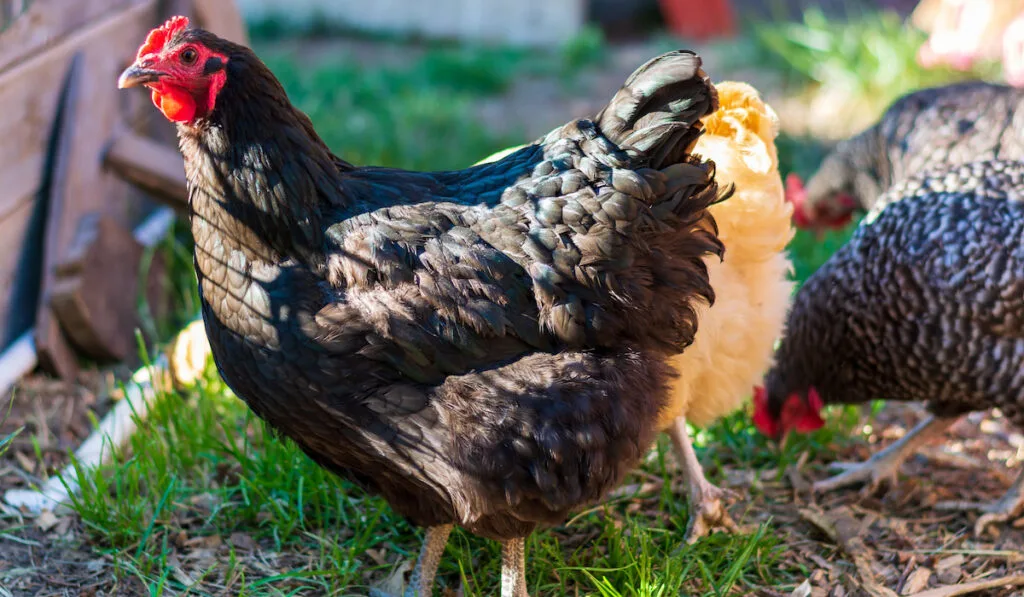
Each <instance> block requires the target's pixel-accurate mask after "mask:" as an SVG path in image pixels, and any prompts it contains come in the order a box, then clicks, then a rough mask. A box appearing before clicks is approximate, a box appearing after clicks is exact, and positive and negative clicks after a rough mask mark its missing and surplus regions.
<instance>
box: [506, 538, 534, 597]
mask: <svg viewBox="0 0 1024 597" xmlns="http://www.w3.org/2000/svg"><path fill="white" fill-rule="evenodd" d="M501 597H530V595H529V593H527V592H526V540H525V539H522V538H519V539H510V540H508V541H506V542H505V543H504V544H503V545H502V546H501Z"/></svg>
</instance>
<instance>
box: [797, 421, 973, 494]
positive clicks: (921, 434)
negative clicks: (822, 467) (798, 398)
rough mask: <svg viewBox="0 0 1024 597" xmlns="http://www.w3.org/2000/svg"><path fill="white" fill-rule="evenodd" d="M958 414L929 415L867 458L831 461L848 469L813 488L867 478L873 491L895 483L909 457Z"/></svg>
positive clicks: (868, 491)
mask: <svg viewBox="0 0 1024 597" xmlns="http://www.w3.org/2000/svg"><path fill="white" fill-rule="evenodd" d="M958 418H959V417H943V418H939V417H935V416H929V417H928V418H926V419H925V420H923V421H921V422H920V423H918V424H917V426H916V427H914V428H913V429H911V430H910V431H909V432H907V434H906V435H904V436H903V437H902V438H900V439H899V441H897V442H896V443H894V444H892V445H891V446H889V447H888V448H886V449H884V450H882V451H881V452H878V453H877V454H875V455H874V456H872V457H871V458H869V459H868V460H866V461H865V462H860V463H849V462H834V463H832V465H830V468H837V469H844V470H845V472H843V473H840V474H838V475H836V476H834V477H829V478H828V479H825V480H823V481H818V482H817V483H815V484H814V485H813V487H812V489H813V491H814V492H815V493H820V492H823V491H831V490H833V489H839V488H840V487H846V486H848V485H854V484H856V483H864V482H867V486H866V487H865V489H864V491H863V492H862V493H864V494H866V495H870V494H872V493H874V492H875V491H876V490H878V489H879V488H880V487H881V486H882V485H883V484H884V483H886V482H888V483H890V484H892V483H895V481H896V475H897V474H898V473H899V471H900V467H901V466H902V465H903V463H904V462H906V460H907V458H909V457H910V456H911V455H912V454H913V453H914V452H916V451H917V449H918V448H920V447H921V446H922V445H924V444H926V443H928V442H930V441H931V440H933V439H935V438H936V437H938V436H941V435H942V434H943V433H945V432H946V430H947V429H949V428H950V427H951V426H952V425H953V423H955V422H956V421H957V419H958Z"/></svg>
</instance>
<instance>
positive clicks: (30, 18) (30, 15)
mask: <svg viewBox="0 0 1024 597" xmlns="http://www.w3.org/2000/svg"><path fill="white" fill-rule="evenodd" d="M143 1H144V0H75V2H74V6H73V7H72V6H71V5H69V3H68V0H33V1H32V3H31V4H30V5H29V7H28V10H27V11H25V12H23V13H22V14H21V15H19V16H18V17H17V18H15V19H14V21H13V22H12V23H11V25H10V27H8V28H7V29H6V30H4V32H3V33H0V73H2V72H3V71H4V70H6V69H7V68H9V67H11V66H13V65H14V64H15V63H17V62H19V61H22V60H25V59H27V58H28V57H30V56H32V55H34V54H37V53H39V52H40V51H41V50H43V49H45V48H46V47H48V46H51V45H53V44H54V43H57V42H59V41H60V39H61V38H62V37H64V36H66V35H68V34H69V33H70V32H72V31H74V30H75V29H78V28H80V27H83V26H85V25H87V24H88V23H90V22H92V21H95V20H97V19H99V18H102V17H104V16H106V15H109V14H111V13H113V12H114V11H119V10H121V9H123V8H126V7H128V6H131V5H132V4H140V3H142V2H143Z"/></svg>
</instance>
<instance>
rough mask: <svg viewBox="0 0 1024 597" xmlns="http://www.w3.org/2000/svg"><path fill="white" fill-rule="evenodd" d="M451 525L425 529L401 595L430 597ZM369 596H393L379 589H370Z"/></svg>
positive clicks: (405, 596)
mask: <svg viewBox="0 0 1024 597" xmlns="http://www.w3.org/2000/svg"><path fill="white" fill-rule="evenodd" d="M452 528H453V527H452V525H450V524H443V525H438V526H435V527H430V528H428V529H427V533H426V536H425V537H424V538H423V546H422V547H421V548H420V555H419V557H418V558H417V559H416V567H415V568H413V570H412V577H411V578H410V579H409V585H408V586H407V587H405V592H404V594H403V597H431V595H433V593H434V577H436V576H437V567H438V566H439V565H440V564H441V556H443V555H444V548H445V547H446V546H447V545H448V536H449V535H451V534H452ZM370 595H371V597H393V596H391V595H388V594H387V593H384V592H383V591H380V590H376V589H375V590H372V591H370Z"/></svg>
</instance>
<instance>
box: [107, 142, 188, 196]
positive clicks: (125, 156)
mask: <svg viewBox="0 0 1024 597" xmlns="http://www.w3.org/2000/svg"><path fill="white" fill-rule="evenodd" d="M103 163H104V165H105V166H106V167H107V168H109V169H110V170H111V171H113V172H115V173H117V175H118V176H120V177H121V178H122V179H123V180H125V181H127V182H129V183H131V184H133V185H135V186H136V187H138V188H139V189H141V190H143V191H145V192H146V193H148V194H149V195H150V196H151V197H153V198H154V199H157V200H158V201H160V202H161V203H165V204H166V205H168V206H170V207H173V208H174V209H175V210H177V211H179V212H181V213H187V212H188V187H187V186H186V182H185V167H184V166H183V164H182V157H181V154H180V153H179V152H178V150H177V149H174V148H171V147H168V146H166V145H163V144H161V143H157V142H156V141H153V140H152V139H147V138H146V137H143V136H141V135H137V134H135V133H124V134H122V135H119V136H118V137H117V138H116V139H114V141H113V142H112V143H111V144H110V148H109V149H107V152H106V155H105V156H104V158H103Z"/></svg>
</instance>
